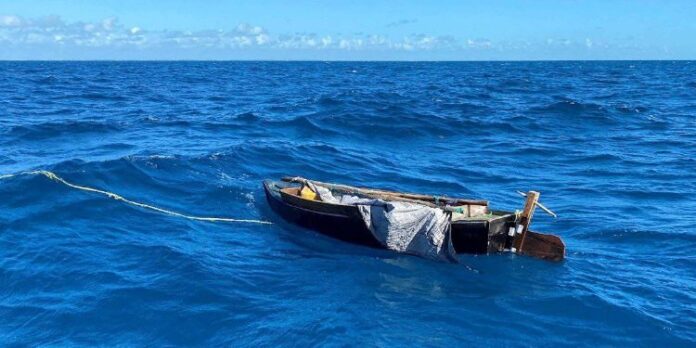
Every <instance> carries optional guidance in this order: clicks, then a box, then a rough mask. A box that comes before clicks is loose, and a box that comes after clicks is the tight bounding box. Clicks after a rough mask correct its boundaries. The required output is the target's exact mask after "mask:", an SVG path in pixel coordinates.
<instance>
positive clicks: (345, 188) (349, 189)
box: [282, 176, 488, 206]
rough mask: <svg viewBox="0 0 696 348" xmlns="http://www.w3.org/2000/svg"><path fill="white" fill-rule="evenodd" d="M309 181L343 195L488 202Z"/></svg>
mask: <svg viewBox="0 0 696 348" xmlns="http://www.w3.org/2000/svg"><path fill="white" fill-rule="evenodd" d="M282 180H283V181H285V182H297V183H303V182H304V181H305V180H307V179H305V178H302V177H289V176H286V177H283V178H282ZM309 181H311V182H313V183H315V184H317V185H321V186H324V187H327V188H330V189H332V190H335V191H339V192H345V193H351V192H353V193H360V194H364V195H381V196H393V197H402V198H407V199H412V200H418V201H427V202H432V203H435V202H443V203H449V204H453V203H454V204H466V205H482V206H488V201H486V200H472V199H461V198H449V197H439V196H429V195H421V194H415V193H403V192H394V191H386V190H378V189H370V188H363V187H355V186H348V185H341V184H332V183H326V182H321V181H315V180H309Z"/></svg>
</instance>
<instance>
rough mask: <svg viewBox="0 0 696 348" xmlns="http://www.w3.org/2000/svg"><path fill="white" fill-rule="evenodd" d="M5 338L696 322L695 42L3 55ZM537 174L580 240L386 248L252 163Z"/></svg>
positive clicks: (557, 222)
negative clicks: (431, 252)
mask: <svg viewBox="0 0 696 348" xmlns="http://www.w3.org/2000/svg"><path fill="white" fill-rule="evenodd" d="M36 169H46V170H51V171H54V172H56V173H57V174H58V175H60V176H62V177H63V178H65V179H66V180H68V181H70V182H73V183H76V184H81V185H87V186H91V187H96V188H100V189H104V190H108V191H113V192H115V193H118V194H120V195H122V196H125V197H126V198H129V199H133V200H136V201H140V202H144V203H149V204H154V205H157V206H159V207H163V208H167V209H172V210H176V211H179V212H183V213H187V214H193V215H204V216H222V217H233V218H246V219H261V220H269V221H272V222H273V223H274V224H273V225H255V224H245V223H208V222H198V221H191V220H185V219H181V218H177V217H173V216H167V215H161V214H157V213H155V212H152V211H149V210H143V209H140V208H137V207H133V206H130V205H126V204H123V203H121V202H118V201H115V200H111V199H108V198H106V197H104V196H101V195H98V194H90V193H87V192H82V191H79V190H73V189H71V188H69V187H66V186H64V185H60V184H59V183H56V182H53V181H50V180H48V179H47V178H45V177H42V176H18V177H12V178H5V179H3V180H0V318H1V319H0V345H2V346H7V345H19V346H25V345H26V346H35V345H57V346H65V345H70V346H72V345H90V346H92V345H106V346H115V345H125V346H132V345H136V346H140V345H148V346H169V345H173V346H276V345H278V346H302V347H306V346H324V345H330V346H344V345H345V346H357V345H367V346H380V347H394V346H404V345H405V346H452V345H456V346H460V345H470V344H477V345H479V344H480V345H484V346H556V345H569V346H575V345H582V346H595V345H599V346H694V345H696V62H689V61H680V62H466V63H434V62H424V63H415V62H414V63H389V62H384V63H378V62H0V175H2V174H11V173H18V172H23V171H28V170H36ZM283 175H302V176H305V177H308V178H313V179H317V180H322V181H331V182H339V183H346V184H355V185H360V186H374V187H381V188H387V189H397V190H401V191H411V192H423V193H430V194H447V195H450V196H464V197H471V198H483V199H488V200H490V201H491V204H492V206H493V207H494V208H498V209H509V210H514V209H520V208H521V207H522V204H523V198H522V197H520V196H519V195H517V194H516V193H515V190H522V191H526V190H539V191H541V201H542V202H543V203H544V204H545V205H547V206H548V207H550V208H551V209H553V210H554V211H556V212H557V213H558V215H559V217H558V218H557V219H552V218H551V217H549V216H547V215H545V214H543V212H541V211H538V212H537V214H536V215H535V219H534V222H533V227H534V229H535V230H538V231H542V232H547V233H555V234H558V235H559V236H561V237H562V238H563V239H564V240H565V242H566V245H567V250H568V253H567V260H566V261H564V262H562V263H550V262H545V261H539V260H535V259H531V258H527V257H519V256H514V255H510V254H501V255H479V256H474V255H463V256H461V257H460V261H461V262H460V263H459V264H444V263H438V262H433V261H429V260H425V259H421V258H418V257H414V256H406V255H399V254H395V253H392V252H388V251H382V250H373V249H369V248H365V247H360V246H354V245H350V244H346V243H343V242H339V241H336V240H332V239H329V238H328V237H324V236H322V235H319V234H317V233H315V232H312V231H309V230H305V229H302V228H299V227H294V226H292V225H289V224H287V223H285V222H284V221H282V220H280V218H279V217H277V216H275V215H274V213H273V212H272V211H271V210H270V209H269V207H268V205H267V203H266V201H265V197H264V195H263V191H262V187H261V181H262V180H263V179H266V178H279V177H281V176H283Z"/></svg>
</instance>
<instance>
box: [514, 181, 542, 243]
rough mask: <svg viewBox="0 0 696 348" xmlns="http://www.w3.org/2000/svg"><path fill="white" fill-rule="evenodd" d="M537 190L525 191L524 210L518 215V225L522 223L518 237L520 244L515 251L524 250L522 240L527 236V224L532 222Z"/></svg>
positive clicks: (537, 198)
mask: <svg viewBox="0 0 696 348" xmlns="http://www.w3.org/2000/svg"><path fill="white" fill-rule="evenodd" d="M539 196H540V194H539V192H537V191H529V192H528V193H527V201H526V202H525V203H524V210H522V214H521V215H520V225H522V237H521V238H520V245H519V247H518V248H517V252H518V253H521V252H522V251H523V250H524V242H525V239H526V238H527V231H528V230H529V225H530V224H531V223H532V216H534V210H535V209H536V206H537V202H538V201H539Z"/></svg>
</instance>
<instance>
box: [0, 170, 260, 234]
mask: <svg viewBox="0 0 696 348" xmlns="http://www.w3.org/2000/svg"><path fill="white" fill-rule="evenodd" d="M19 175H43V176H45V177H47V178H48V179H50V180H53V181H55V182H58V183H61V184H63V185H65V186H68V187H70V188H74V189H77V190H81V191H86V192H93V193H99V194H101V195H104V196H107V197H109V198H111V199H115V200H117V201H121V202H124V203H126V204H130V205H133V206H136V207H140V208H144V209H149V210H154V211H156V212H158V213H162V214H166V215H171V216H176V217H180V218H184V219H189V220H195V221H208V222H243V223H254V224H265V225H270V224H272V223H271V222H269V221H263V220H252V219H232V218H224V217H207V216H194V215H187V214H182V213H178V212H175V211H172V210H168V209H164V208H159V207H156V206H153V205H149V204H145V203H140V202H136V201H132V200H130V199H127V198H125V197H123V196H121V195H118V194H115V193H113V192H108V191H103V190H99V189H95V188H92V187H87V186H82V185H76V184H72V183H70V182H67V181H65V179H63V178H61V177H59V176H58V175H56V174H55V173H53V172H49V171H47V170H35V171H30V172H23V173H18V174H5V175H0V180H1V179H8V178H13V177H16V176H19Z"/></svg>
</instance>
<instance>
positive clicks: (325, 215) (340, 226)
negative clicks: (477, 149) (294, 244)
mask: <svg viewBox="0 0 696 348" xmlns="http://www.w3.org/2000/svg"><path fill="white" fill-rule="evenodd" d="M311 182H312V183H313V184H316V185H320V186H323V187H326V188H329V189H330V190H331V191H332V192H333V193H336V194H353V195H359V196H361V197H366V198H379V199H382V200H386V201H390V200H392V201H406V202H414V203H419V204H423V205H427V206H431V207H438V208H441V209H443V210H446V211H450V212H452V220H451V227H452V228H451V237H452V244H453V246H454V249H455V251H456V252H457V253H473V254H485V253H498V252H513V253H516V254H520V255H528V256H533V257H537V258H541V259H545V260H552V261H560V260H563V258H564V257H565V245H564V243H563V241H561V239H560V238H559V237H557V236H554V235H548V234H542V233H537V232H533V231H530V230H529V223H530V222H531V218H532V215H533V213H534V208H535V207H536V206H538V205H539V203H538V197H539V194H538V193H537V192H534V191H530V192H529V193H528V194H527V201H526V204H525V207H524V210H523V211H522V213H520V214H517V213H515V212H505V211H497V210H489V209H488V201H483V200H469V199H461V198H447V197H438V196H428V195H420V194H412V193H401V192H393V191H385V190H377V189H368V188H358V187H352V186H346V185H338V184H330V183H322V182H317V181H311ZM305 183H307V180H306V179H304V178H300V177H284V178H282V179H281V181H273V180H265V181H264V182H263V186H264V190H265V192H266V198H267V200H268V204H269V205H270V206H271V208H272V209H273V211H275V212H276V213H277V214H279V215H280V216H281V217H283V218H284V219H285V220H287V221H290V222H292V223H294V224H297V225H300V226H302V227H305V228H308V229H312V230H315V231H317V232H320V233H322V234H325V235H327V236H330V237H334V238H336V239H339V240H342V241H346V242H350V243H356V244H360V245H365V246H370V247H376V248H383V246H382V244H381V243H380V242H379V241H377V240H376V239H375V237H374V236H373V234H372V232H371V231H370V230H369V229H368V228H367V226H366V225H365V223H364V221H363V219H362V216H361V215H360V211H359V210H358V207H356V206H355V205H346V204H335V203H328V202H323V201H320V200H315V199H307V198H304V197H302V195H301V194H300V190H301V188H302V186H303V184H305ZM542 207H543V206H542ZM543 209H545V210H548V209H546V208H545V207H543Z"/></svg>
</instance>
